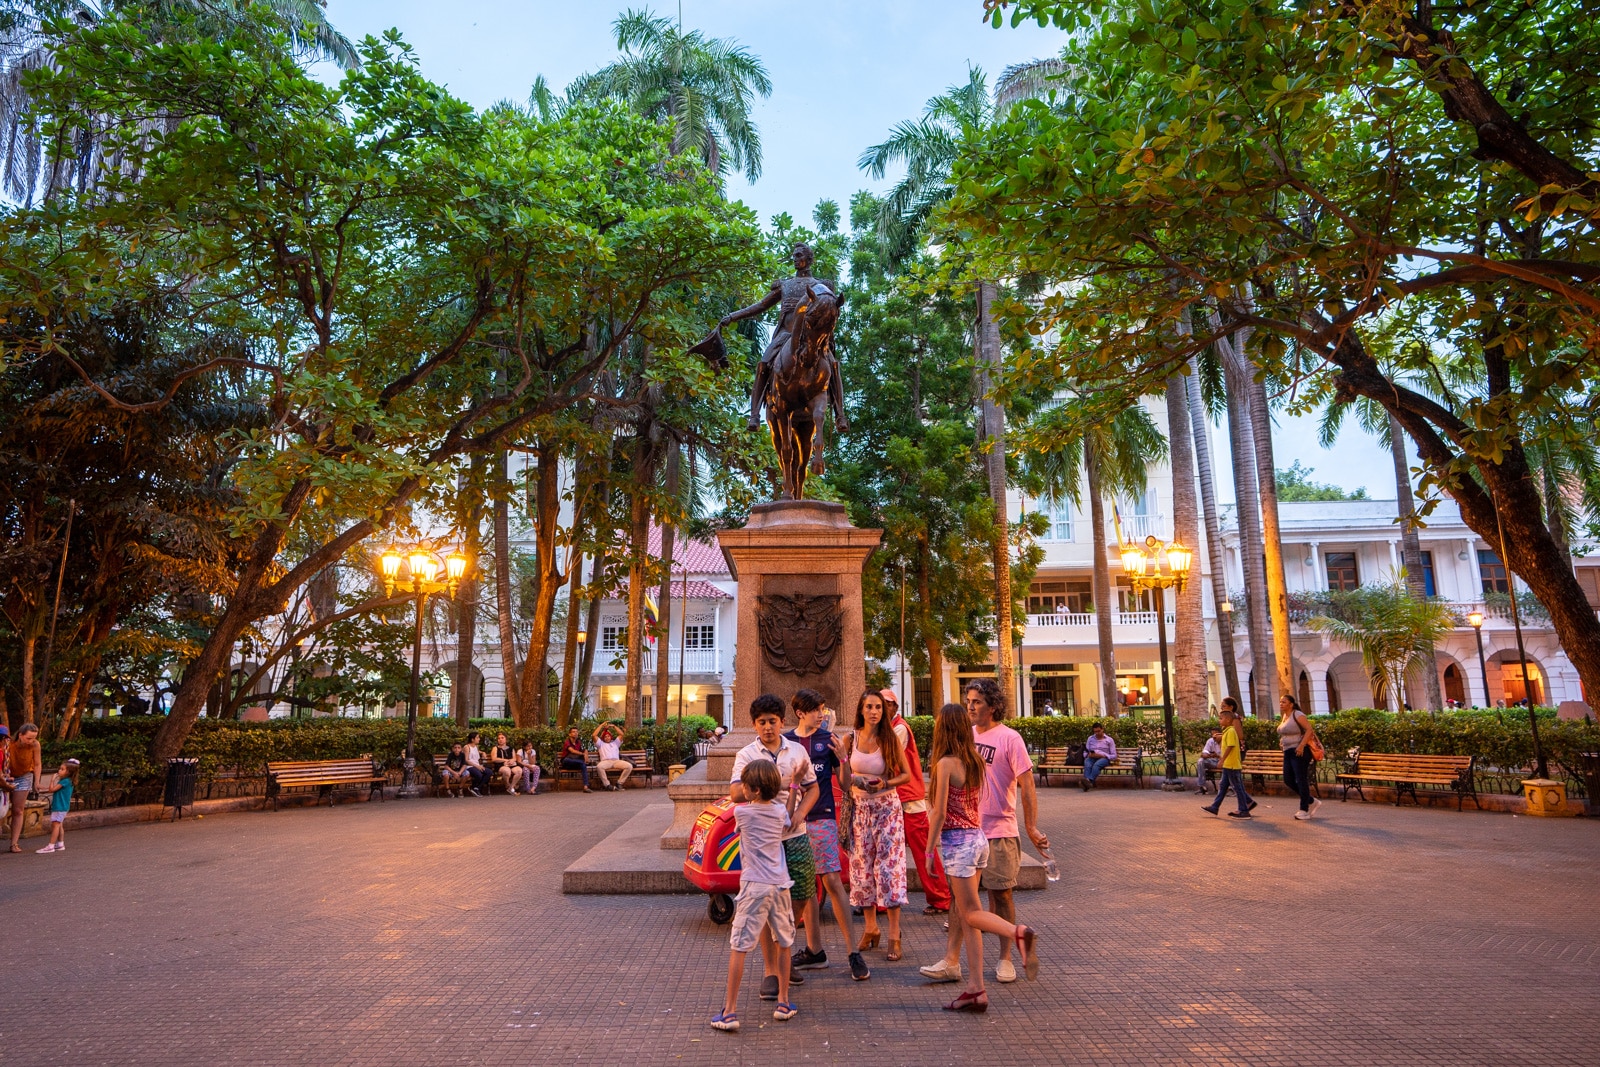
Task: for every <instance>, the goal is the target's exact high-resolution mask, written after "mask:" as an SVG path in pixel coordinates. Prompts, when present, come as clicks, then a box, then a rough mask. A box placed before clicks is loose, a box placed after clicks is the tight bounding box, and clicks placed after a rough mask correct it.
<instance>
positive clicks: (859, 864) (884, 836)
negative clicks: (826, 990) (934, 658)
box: [849, 689, 911, 962]
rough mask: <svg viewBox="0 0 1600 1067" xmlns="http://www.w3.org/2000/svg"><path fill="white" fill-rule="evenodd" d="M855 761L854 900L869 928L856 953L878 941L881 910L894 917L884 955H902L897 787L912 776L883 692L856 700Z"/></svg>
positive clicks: (902, 831)
mask: <svg viewBox="0 0 1600 1067" xmlns="http://www.w3.org/2000/svg"><path fill="white" fill-rule="evenodd" d="M849 762H850V799H849V805H850V808H851V818H850V903H851V904H853V905H855V906H856V907H858V908H860V909H861V921H862V923H863V925H864V927H865V931H864V932H863V933H862V935H861V943H860V944H859V945H857V946H856V951H857V952H865V951H866V950H867V949H869V948H876V947H877V945H878V909H879V908H883V909H884V910H885V911H886V912H887V913H888V917H889V948H888V951H887V952H886V953H885V954H884V958H885V959H887V960H890V961H891V962H892V961H894V960H898V959H899V958H900V955H901V953H900V908H901V907H902V906H903V905H904V904H905V902H906V825H905V817H904V816H903V815H902V814H901V813H900V794H899V792H898V789H899V787H900V786H901V785H904V784H905V783H906V782H907V781H909V780H910V778H911V771H910V770H909V769H907V767H906V760H905V752H904V750H903V749H901V747H900V739H899V738H898V737H896V736H895V733H894V727H893V726H891V725H890V723H889V716H888V715H886V714H885V713H884V710H883V696H882V694H880V693H879V692H878V691H877V690H876V689H868V690H867V691H866V692H864V693H862V694H861V699H860V700H858V701H856V720H855V732H854V733H853V734H851V737H850V744H849Z"/></svg>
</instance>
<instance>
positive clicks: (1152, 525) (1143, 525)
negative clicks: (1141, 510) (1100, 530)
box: [1122, 515, 1169, 541]
mask: <svg viewBox="0 0 1600 1067" xmlns="http://www.w3.org/2000/svg"><path fill="white" fill-rule="evenodd" d="M1151 534H1154V535H1155V536H1157V537H1159V538H1161V539H1162V540H1166V538H1167V536H1168V534H1169V531H1168V530H1167V518H1166V516H1165V515H1124V516H1122V536H1123V537H1126V538H1127V539H1128V540H1130V541H1143V540H1144V539H1145V538H1146V537H1149V536H1150V535H1151Z"/></svg>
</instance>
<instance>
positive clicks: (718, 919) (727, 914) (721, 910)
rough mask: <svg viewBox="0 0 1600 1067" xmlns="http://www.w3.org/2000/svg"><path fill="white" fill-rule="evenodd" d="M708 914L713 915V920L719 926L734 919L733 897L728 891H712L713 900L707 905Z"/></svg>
mask: <svg viewBox="0 0 1600 1067" xmlns="http://www.w3.org/2000/svg"><path fill="white" fill-rule="evenodd" d="M706 914H707V915H709V916H711V921H712V922H714V923H716V924H717V925H718V926H722V925H724V924H725V923H729V922H732V921H733V898H732V897H730V896H729V895H728V894H726V893H712V894H711V902H710V903H709V904H707V905H706Z"/></svg>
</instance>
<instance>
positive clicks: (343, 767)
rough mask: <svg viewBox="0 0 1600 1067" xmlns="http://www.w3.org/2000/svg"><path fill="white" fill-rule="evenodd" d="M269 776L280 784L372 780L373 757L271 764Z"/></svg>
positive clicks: (268, 769) (268, 765)
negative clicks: (304, 780) (356, 779)
mask: <svg viewBox="0 0 1600 1067" xmlns="http://www.w3.org/2000/svg"><path fill="white" fill-rule="evenodd" d="M267 774H269V775H271V776H272V777H273V778H276V779H277V780H278V782H279V784H282V783H284V782H292V781H296V780H300V779H316V778H371V777H372V774H373V771H372V757H371V756H364V757H362V758H360V759H345V760H295V761H292V762H289V761H285V762H276V761H274V762H269V763H268V764H267Z"/></svg>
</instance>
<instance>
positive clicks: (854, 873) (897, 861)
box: [850, 789, 906, 908]
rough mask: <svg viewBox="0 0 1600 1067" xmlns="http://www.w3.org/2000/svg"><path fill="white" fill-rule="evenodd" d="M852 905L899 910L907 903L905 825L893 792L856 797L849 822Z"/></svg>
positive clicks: (896, 795) (898, 801) (897, 798)
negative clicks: (853, 812) (853, 810)
mask: <svg viewBox="0 0 1600 1067" xmlns="http://www.w3.org/2000/svg"><path fill="white" fill-rule="evenodd" d="M850 831H851V832H850V837H851V841H850V904H851V905H852V906H853V907H857V908H866V907H879V908H898V907H900V906H901V905H902V904H904V903H905V902H906V824H905V819H904V817H903V816H902V815H901V813H900V797H899V795H898V794H896V793H895V791H894V790H892V789H891V790H889V791H888V792H887V793H879V794H878V795H877V796H872V797H861V796H859V795H858V796H856V797H855V814H854V815H853V816H852V818H851V821H850Z"/></svg>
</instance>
